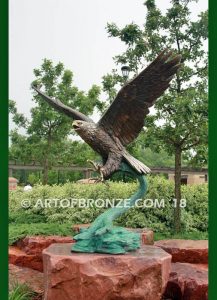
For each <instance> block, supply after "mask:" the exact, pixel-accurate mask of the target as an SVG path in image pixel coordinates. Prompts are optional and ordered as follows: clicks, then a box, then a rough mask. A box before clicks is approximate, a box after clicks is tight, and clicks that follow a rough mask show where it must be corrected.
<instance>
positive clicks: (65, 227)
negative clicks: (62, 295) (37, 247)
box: [9, 223, 208, 245]
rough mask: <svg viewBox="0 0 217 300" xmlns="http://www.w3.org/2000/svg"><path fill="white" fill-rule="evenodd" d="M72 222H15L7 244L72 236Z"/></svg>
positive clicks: (159, 236) (195, 236)
mask: <svg viewBox="0 0 217 300" xmlns="http://www.w3.org/2000/svg"><path fill="white" fill-rule="evenodd" d="M73 234H74V232H73V230H72V224H71V223H70V224H67V223H64V224H56V223H32V224H15V223H11V224H10V225H9V244H10V245H12V244H13V243H14V242H16V241H17V240H19V239H21V238H23V237H25V236H27V235H60V236H73ZM207 238H208V233H207V232H183V233H179V234H172V233H157V232H155V233H154V239H155V240H156V241H157V240H163V239H190V240H204V239H207Z"/></svg>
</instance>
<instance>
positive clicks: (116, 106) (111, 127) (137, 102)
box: [98, 50, 181, 145]
mask: <svg viewBox="0 0 217 300" xmlns="http://www.w3.org/2000/svg"><path fill="white" fill-rule="evenodd" d="M172 57H173V55H172V52H171V51H169V52H167V50H164V51H163V52H161V54H160V55H159V56H158V57H157V58H156V59H155V60H154V61H153V62H152V63H151V64H150V65H149V66H148V67H147V68H146V69H144V70H143V71H142V72H141V73H140V74H139V75H137V76H136V77H135V78H134V79H132V80H131V81H130V82H128V83H127V84H126V85H125V86H124V87H123V88H122V89H121V90H120V91H119V92H118V94H117V96H116V98H115V100H114V101H113V102H112V104H111V105H110V107H109V108H108V110H107V111H106V112H105V114H104V115H103V116H102V118H101V119H100V120H99V122H98V125H99V126H100V127H103V128H104V129H105V130H106V131H107V132H109V133H110V134H111V135H113V136H116V137H117V138H118V139H119V140H120V142H121V143H122V144H123V145H127V144H129V143H130V142H132V141H133V140H134V139H135V138H136V137H137V136H138V134H139V132H140V131H141V129H142V127H143V126H144V117H145V116H146V115H147V114H148V113H149V109H148V107H150V106H152V105H153V104H154V102H155V100H156V99H157V98H158V97H160V96H161V95H162V94H163V92H164V91H165V90H166V89H167V88H168V87H169V82H170V81H171V80H172V78H173V75H174V74H175V73H176V71H177V70H178V68H179V67H180V59H181V56H180V55H177V56H175V57H174V58H172Z"/></svg>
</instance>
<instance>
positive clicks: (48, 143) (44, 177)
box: [42, 136, 51, 185]
mask: <svg viewBox="0 0 217 300" xmlns="http://www.w3.org/2000/svg"><path fill="white" fill-rule="evenodd" d="M50 146H51V137H50V136H48V141H47V151H46V157H45V160H44V172H43V179H42V184H43V185H46V184H47V183H48V171H49V159H48V157H49V151H50Z"/></svg>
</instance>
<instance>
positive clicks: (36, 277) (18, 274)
mask: <svg viewBox="0 0 217 300" xmlns="http://www.w3.org/2000/svg"><path fill="white" fill-rule="evenodd" d="M16 283H19V284H26V285H28V286H29V287H30V288H31V290H32V291H34V292H35V293H37V297H38V298H39V297H40V296H42V294H43V292H44V275H43V274H42V273H41V272H38V271H35V270H32V269H29V268H24V267H18V266H15V265H12V264H9V290H11V289H12V288H13V286H14V284H16Z"/></svg>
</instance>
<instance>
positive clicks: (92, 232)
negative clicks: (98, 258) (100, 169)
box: [72, 163, 147, 254]
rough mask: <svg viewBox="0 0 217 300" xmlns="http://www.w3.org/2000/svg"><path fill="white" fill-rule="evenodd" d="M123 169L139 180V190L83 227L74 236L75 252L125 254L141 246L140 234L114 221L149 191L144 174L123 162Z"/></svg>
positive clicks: (73, 248) (73, 247) (73, 249)
mask: <svg viewBox="0 0 217 300" xmlns="http://www.w3.org/2000/svg"><path fill="white" fill-rule="evenodd" d="M120 170H121V171H123V172H126V173H128V174H130V175H132V176H133V177H135V178H136V179H137V180H138V181H139V184H140V186H139V189H138V191H137V192H136V193H135V194H134V195H133V196H132V197H131V198H130V199H129V200H128V201H127V205H126V202H125V203H124V204H123V205H119V206H118V207H113V208H110V209H108V210H107V211H105V212H104V213H103V214H101V215H100V216H98V217H97V218H96V220H95V221H94V222H93V223H92V224H91V226H90V227H89V228H86V229H81V230H80V233H79V234H77V235H76V236H74V237H73V239H75V240H76V243H75V244H74V245H73V246H72V251H73V252H86V253H95V252H98V253H110V254H124V253H126V252H128V251H134V250H136V249H138V248H140V234H138V233H134V232H131V231H129V230H127V229H125V228H123V227H115V226H113V224H112V222H113V221H114V220H115V219H116V218H118V217H119V216H120V215H122V214H123V213H125V212H126V211H127V210H128V209H129V208H131V207H133V206H134V205H135V202H136V200H138V199H142V198H143V197H144V195H145V193H146V191H147V182H146V179H145V177H144V176H143V175H139V174H137V173H136V172H135V171H134V170H133V169H132V168H131V167H130V166H129V165H127V164H125V163H122V165H121V169H120Z"/></svg>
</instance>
